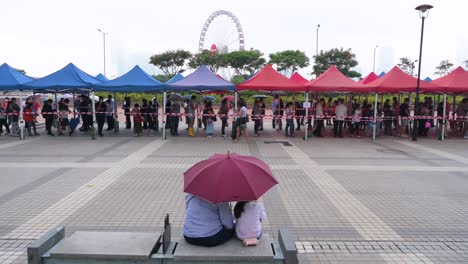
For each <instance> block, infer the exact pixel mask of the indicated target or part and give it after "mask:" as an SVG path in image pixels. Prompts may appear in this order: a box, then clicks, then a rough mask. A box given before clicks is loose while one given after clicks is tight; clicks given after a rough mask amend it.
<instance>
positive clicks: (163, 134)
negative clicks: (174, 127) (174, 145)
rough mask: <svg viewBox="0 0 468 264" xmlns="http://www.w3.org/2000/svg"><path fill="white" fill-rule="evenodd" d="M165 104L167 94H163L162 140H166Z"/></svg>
mask: <svg viewBox="0 0 468 264" xmlns="http://www.w3.org/2000/svg"><path fill="white" fill-rule="evenodd" d="M166 104H167V92H166V91H164V92H163V105H162V140H166Z"/></svg>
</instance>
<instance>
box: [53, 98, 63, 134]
mask: <svg viewBox="0 0 468 264" xmlns="http://www.w3.org/2000/svg"><path fill="white" fill-rule="evenodd" d="M54 97H55V114H56V119H55V124H56V125H57V131H56V133H55V134H56V135H57V136H58V135H60V133H61V132H62V130H61V128H60V112H59V101H58V98H57V92H55V93H54Z"/></svg>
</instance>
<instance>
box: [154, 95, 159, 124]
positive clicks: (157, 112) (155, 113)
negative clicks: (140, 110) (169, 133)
mask: <svg viewBox="0 0 468 264" xmlns="http://www.w3.org/2000/svg"><path fill="white" fill-rule="evenodd" d="M152 101H153V108H152V110H153V111H152V112H153V122H154V127H153V130H154V131H156V132H158V131H159V119H158V117H159V103H158V99H157V98H156V97H154V98H153V100H152Z"/></svg>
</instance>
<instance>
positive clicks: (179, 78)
mask: <svg viewBox="0 0 468 264" xmlns="http://www.w3.org/2000/svg"><path fill="white" fill-rule="evenodd" d="M183 78H184V76H183V75H182V74H180V73H178V74H176V75H174V77H172V78H171V79H170V80H169V81H167V82H166V84H171V83H175V82H177V81H180V80H182V79H183Z"/></svg>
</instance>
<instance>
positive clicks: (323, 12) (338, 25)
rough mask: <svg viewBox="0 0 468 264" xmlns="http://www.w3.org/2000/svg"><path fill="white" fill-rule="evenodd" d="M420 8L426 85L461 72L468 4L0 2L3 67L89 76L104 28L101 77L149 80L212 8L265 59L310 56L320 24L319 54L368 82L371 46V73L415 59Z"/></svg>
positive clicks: (190, 41) (190, 40)
mask: <svg viewBox="0 0 468 264" xmlns="http://www.w3.org/2000/svg"><path fill="white" fill-rule="evenodd" d="M423 3H427V4H432V5H434V9H432V10H431V12H430V15H429V18H428V19H427V20H426V29H425V38H424V40H425V41H424V51H423V67H422V77H423V78H424V77H426V76H431V77H433V73H434V71H435V67H436V66H437V65H438V64H439V62H440V61H441V60H444V59H448V60H450V61H451V62H453V63H454V64H455V65H460V64H461V63H462V61H464V60H466V59H468V22H467V19H466V13H467V12H468V1H467V0H428V1H417V0H378V1H377V0H355V1H344V0H326V1H311V0H289V1H273V0H270V1H259V0H258V1H252V0H248V1H247V0H231V1H225V0H224V1H220V0H217V1H216V0H198V1H191V0H190V1H189V0H187V1H177V0H172V1H160V0H133V1H123V0H100V1H96V0H80V1H66V0H40V1H37V0H15V1H2V4H1V8H0V25H1V26H0V36H1V40H0V64H1V63H4V62H7V63H8V64H10V65H11V66H13V67H16V68H21V69H24V70H26V71H27V73H28V74H29V75H31V76H35V77H42V76H44V75H47V74H49V73H52V72H53V71H56V70H58V69H59V68H62V67H63V66H65V65H66V64H67V63H69V62H73V63H75V64H76V65H77V66H78V67H80V68H81V69H83V70H85V71H87V72H88V73H90V74H92V75H96V74H97V73H99V72H102V71H103V70H102V69H103V56H102V55H103V43H102V35H101V33H99V32H98V31H97V30H96V28H101V29H103V30H104V31H106V32H109V35H108V37H107V45H106V46H107V57H108V59H107V75H108V76H110V77H112V76H118V75H121V74H123V73H125V72H126V71H128V70H129V69H131V68H132V67H133V66H134V65H135V64H138V65H140V66H142V67H144V69H146V70H147V71H148V72H149V73H151V74H154V73H155V68H154V67H152V66H151V65H149V64H148V61H149V56H150V55H151V54H155V53H159V52H162V51H165V50H169V49H178V48H182V49H187V50H190V51H192V52H196V51H197V49H198V41H199V35H200V32H201V29H202V27H203V24H204V23H205V20H206V19H207V18H208V17H209V16H210V14H211V13H213V12H214V11H216V10H227V11H231V12H233V13H234V14H235V15H236V16H237V18H238V19H239V21H240V23H241V25H242V28H243V31H244V35H245V47H246V48H247V49H248V48H255V49H259V50H261V51H262V52H264V53H265V56H268V54H269V53H272V52H275V51H281V50H286V49H299V50H302V51H305V52H306V54H307V55H308V56H312V55H314V54H315V49H316V44H315V42H316V27H317V24H320V25H321V27H320V30H319V49H320V50H328V49H331V48H335V47H343V48H345V49H347V48H351V49H352V50H353V51H354V52H355V53H356V54H357V59H358V61H359V65H358V67H357V70H358V71H359V72H361V73H362V74H363V75H366V74H368V73H369V72H370V71H372V63H373V52H374V47H375V46H376V45H378V46H379V48H378V49H377V61H376V72H377V73H379V72H381V71H388V70H389V69H390V68H391V67H392V66H393V65H395V64H396V63H397V61H398V58H400V57H403V56H408V57H411V58H413V59H417V58H418V53H419V38H420V27H421V19H420V18H419V16H418V13H417V11H415V10H414V8H415V7H416V6H418V5H419V4H423ZM226 31H228V29H226ZM218 34H222V32H220V33H218ZM311 68H312V67H311V66H309V67H308V68H306V69H303V70H301V73H302V74H304V75H306V74H308V73H310V72H311V71H312V70H311ZM306 77H307V78H308V79H309V78H310V76H308V75H307V76H306Z"/></svg>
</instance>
